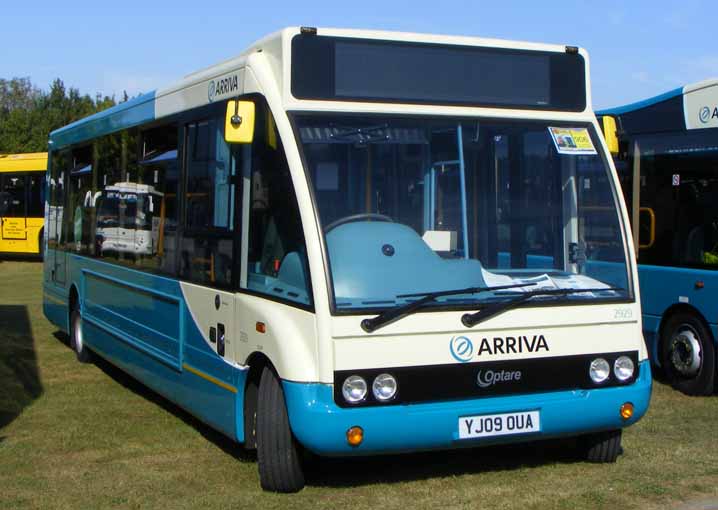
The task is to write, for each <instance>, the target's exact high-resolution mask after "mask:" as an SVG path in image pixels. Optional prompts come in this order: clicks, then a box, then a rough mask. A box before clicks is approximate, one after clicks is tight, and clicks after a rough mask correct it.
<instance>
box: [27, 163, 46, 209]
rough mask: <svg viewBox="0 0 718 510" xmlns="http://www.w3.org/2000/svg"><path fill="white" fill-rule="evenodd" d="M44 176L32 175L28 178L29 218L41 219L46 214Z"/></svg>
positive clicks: (39, 174)
mask: <svg viewBox="0 0 718 510" xmlns="http://www.w3.org/2000/svg"><path fill="white" fill-rule="evenodd" d="M44 182H45V180H44V175H43V174H41V173H30V174H28V176H27V188H28V195H27V196H28V201H27V216H28V218H41V217H42V216H43V214H44V207H45V204H44V203H43V202H44V198H45V197H44V189H43V184H44Z"/></svg>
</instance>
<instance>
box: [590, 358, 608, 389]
mask: <svg viewBox="0 0 718 510" xmlns="http://www.w3.org/2000/svg"><path fill="white" fill-rule="evenodd" d="M588 373H589V375H590V376H591V380H592V381H593V382H595V383H596V384H600V383H602V382H603V381H605V380H606V379H608V374H610V373H611V366H610V365H609V364H608V361H606V360H605V359H603V358H596V359H595V360H593V361H592V362H591V368H589V370H588Z"/></svg>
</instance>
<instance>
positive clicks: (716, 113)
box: [698, 106, 718, 124]
mask: <svg viewBox="0 0 718 510" xmlns="http://www.w3.org/2000/svg"><path fill="white" fill-rule="evenodd" d="M698 119H699V120H700V121H701V122H702V123H703V124H708V122H709V121H710V120H711V119H716V120H718V106H716V107H715V108H713V111H711V109H710V107H709V106H704V107H703V108H701V109H700V111H699V112H698Z"/></svg>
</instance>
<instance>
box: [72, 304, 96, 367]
mask: <svg viewBox="0 0 718 510" xmlns="http://www.w3.org/2000/svg"><path fill="white" fill-rule="evenodd" d="M70 347H72V350H73V351H75V356H77V361H79V362H80V363H90V362H91V361H92V352H90V349H88V348H87V345H85V337H84V334H83V332H82V315H80V310H78V309H77V308H75V309H73V310H72V314H71V315H70Z"/></svg>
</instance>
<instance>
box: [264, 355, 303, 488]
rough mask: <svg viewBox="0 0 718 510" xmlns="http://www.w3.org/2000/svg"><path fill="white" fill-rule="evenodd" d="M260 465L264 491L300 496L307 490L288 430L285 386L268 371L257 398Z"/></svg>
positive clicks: (297, 454) (296, 445)
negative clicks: (299, 494)
mask: <svg viewBox="0 0 718 510" xmlns="http://www.w3.org/2000/svg"><path fill="white" fill-rule="evenodd" d="M257 461H258V463H259V481H260V483H261V485H262V488H263V489H264V490H268V491H274V492H297V491H299V490H301V489H302V488H303V487H304V471H303V469H302V463H301V455H300V446H299V444H297V441H296V439H294V436H292V431H291V429H290V428H289V417H288V416H287V407H286V404H285V402H284V392H283V391H282V385H281V383H280V382H279V378H278V377H277V375H276V374H275V373H274V372H273V371H272V370H271V369H270V368H267V367H265V368H264V371H263V372H262V377H261V379H260V381H259V392H258V396H257Z"/></svg>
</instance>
